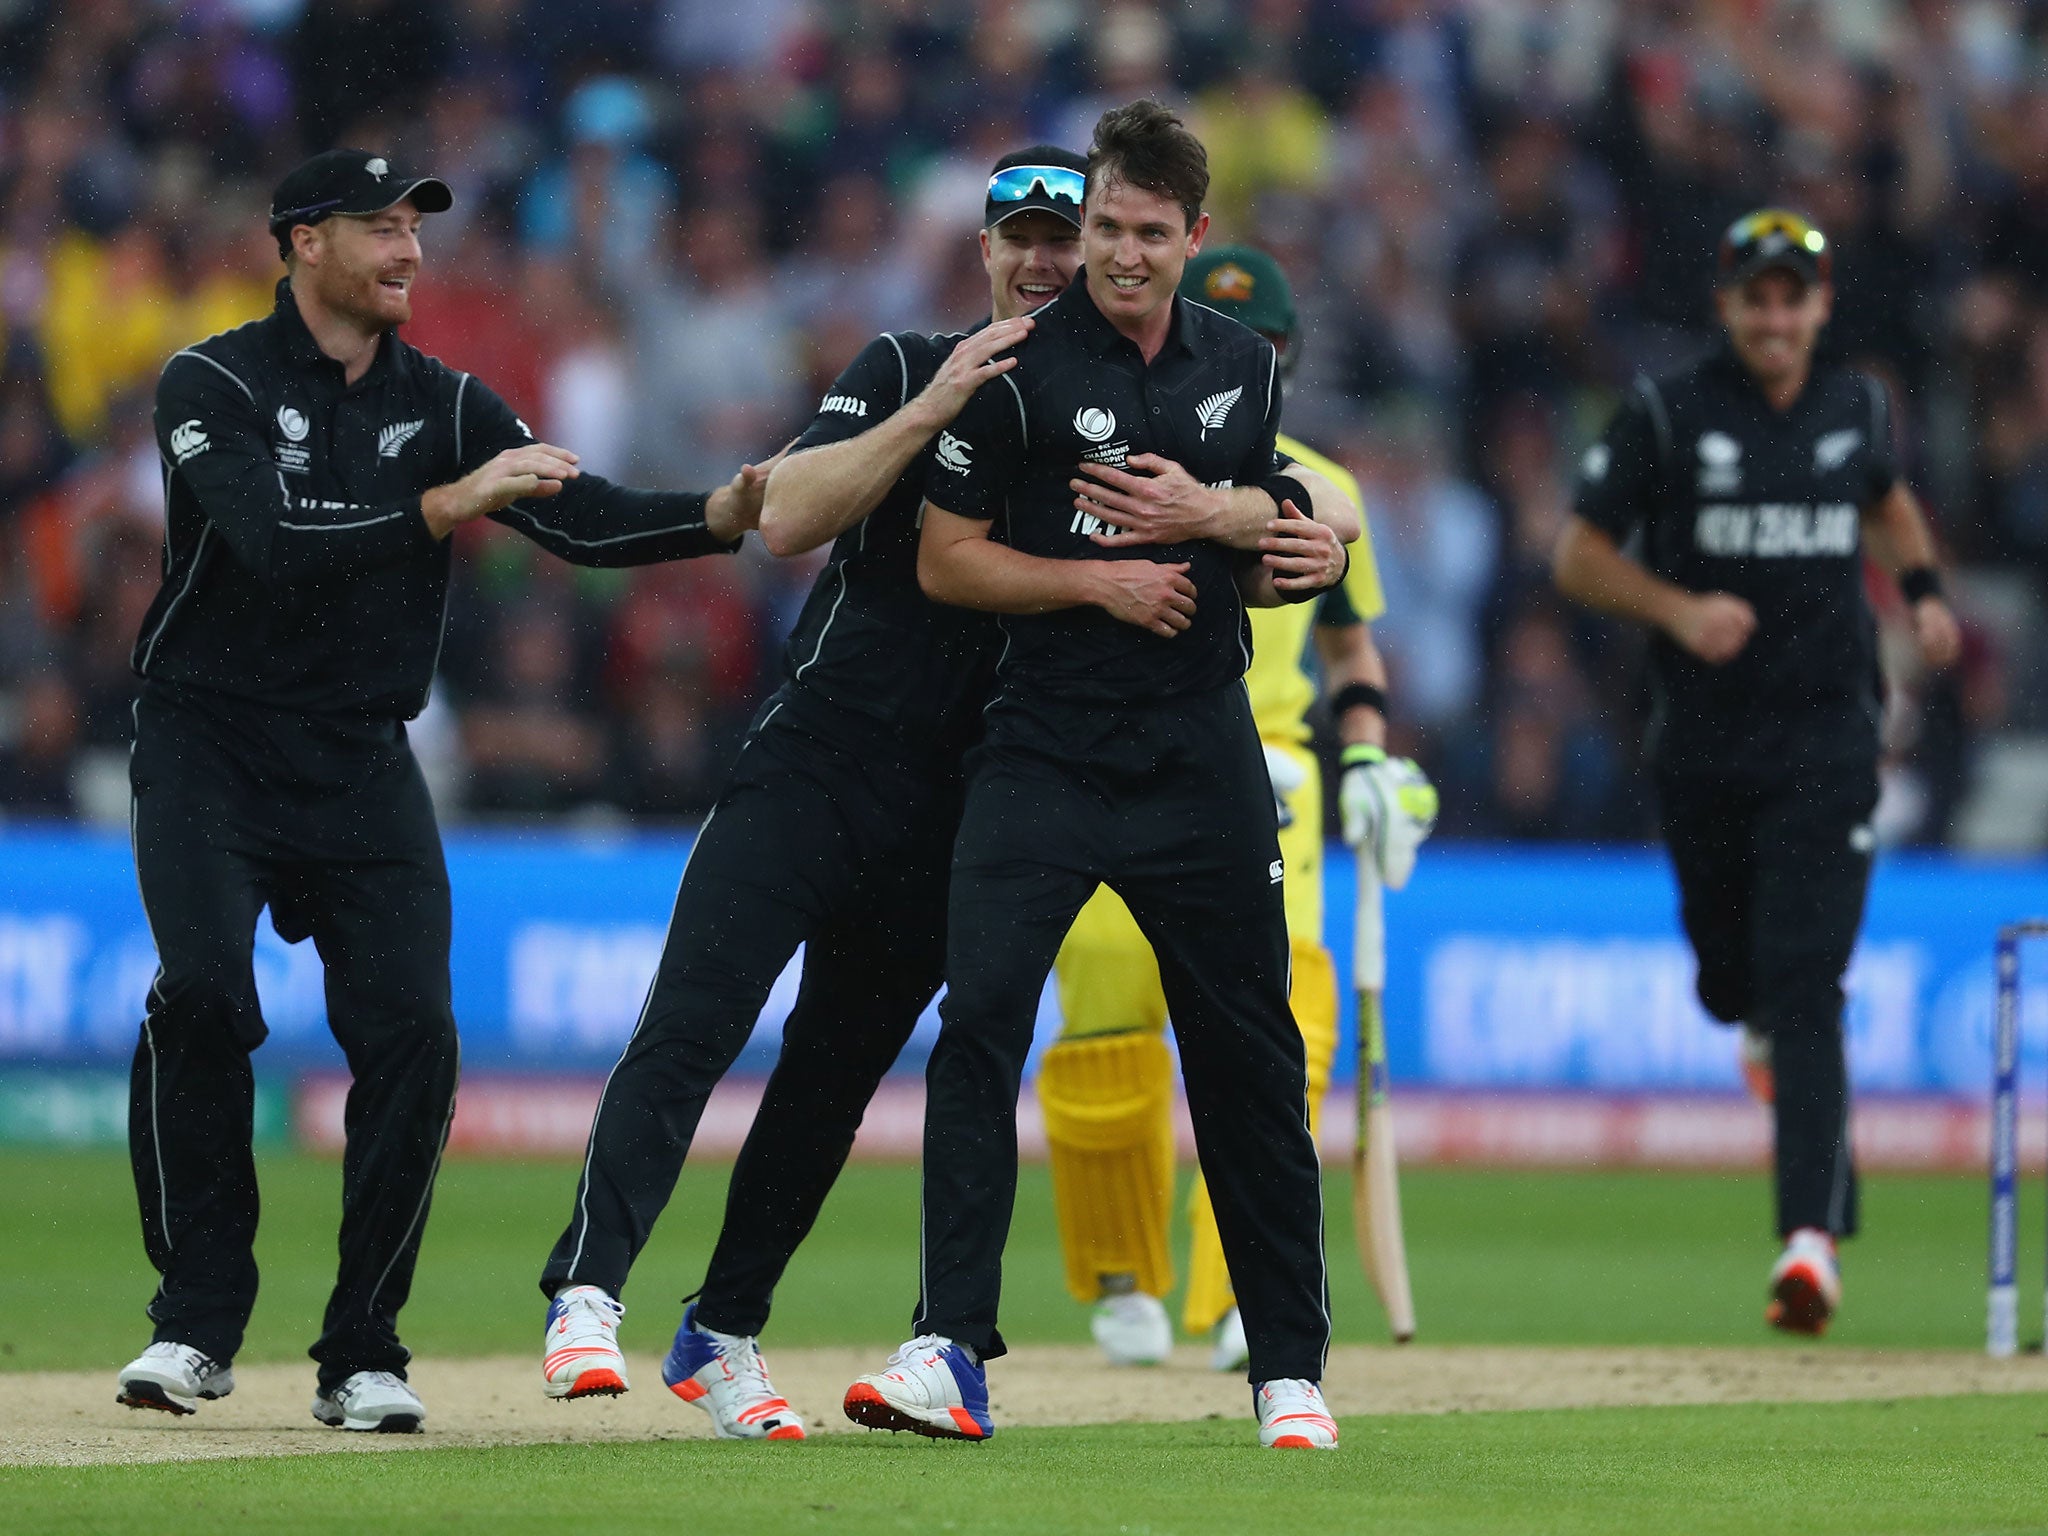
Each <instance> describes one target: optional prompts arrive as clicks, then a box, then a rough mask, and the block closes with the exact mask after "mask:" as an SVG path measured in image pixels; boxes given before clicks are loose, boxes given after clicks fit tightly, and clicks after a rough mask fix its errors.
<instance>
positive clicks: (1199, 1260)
mask: <svg viewBox="0 0 2048 1536" xmlns="http://www.w3.org/2000/svg"><path fill="white" fill-rule="evenodd" d="M1293 957H1294V989H1293V991H1292V992H1290V993H1289V994H1288V999H1287V1000H1288V1004H1289V1006H1290V1007H1291V1008H1292V1009H1293V1010H1294V1023H1295V1026H1296V1027H1297V1028H1298V1029H1300V1031H1301V1043H1302V1049H1303V1054H1304V1055H1306V1056H1307V1058H1308V1123H1309V1125H1310V1126H1311V1127H1312V1128H1318V1127H1320V1126H1321V1124H1322V1118H1323V1116H1322V1107H1323V1095H1324V1094H1325V1093H1327V1092H1328V1091H1329V1088H1330V1067H1331V1064H1332V1063H1333V1062H1334V1061H1335V1060H1336V1057H1337V967H1336V964H1335V963H1334V962H1333V961H1332V960H1331V959H1330V954H1329V951H1328V950H1326V949H1324V948H1323V946H1322V945H1320V944H1316V943H1313V942H1311V941H1309V940H1306V939H1301V938H1297V939H1295V941H1294V946H1293ZM1188 1223H1189V1225H1190V1226H1191V1227H1192V1228H1193V1229H1194V1231H1193V1241H1192V1242H1191V1243H1190V1245H1189V1248H1188V1293H1187V1296H1186V1297H1185V1298H1184V1300H1183V1301H1182V1304H1181V1323H1182V1325H1183V1326H1184V1327H1185V1328H1186V1330H1187V1331H1188V1333H1190V1334H1191V1335H1194V1336H1195V1337H1198V1338H1199V1337H1200V1336H1202V1335H1204V1334H1206V1333H1208V1332H1209V1330H1210V1329H1212V1328H1214V1327H1215V1326H1216V1325H1217V1323H1219V1322H1221V1321H1222V1319H1223V1314H1224V1313H1225V1312H1228V1311H1229V1310H1230V1309H1231V1307H1233V1306H1234V1305H1236V1300H1237V1298H1236V1296H1235V1294H1234V1293H1233V1292H1232V1290H1231V1287H1230V1266H1229V1265H1227V1264H1226V1263H1224V1261H1223V1240H1222V1239H1221V1238H1220V1237H1218V1236H1217V1234H1216V1213H1215V1211H1214V1210H1213V1209H1211V1207H1210V1205H1209V1186H1208V1184H1207V1183H1206V1182H1205V1181H1204V1180H1203V1178H1202V1176H1201V1174H1200V1173H1197V1174H1196V1175H1195V1187H1194V1189H1193V1190H1191V1191H1190V1192H1189V1194H1188Z"/></svg>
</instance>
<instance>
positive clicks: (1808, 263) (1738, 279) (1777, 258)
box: [1721, 251, 1821, 288]
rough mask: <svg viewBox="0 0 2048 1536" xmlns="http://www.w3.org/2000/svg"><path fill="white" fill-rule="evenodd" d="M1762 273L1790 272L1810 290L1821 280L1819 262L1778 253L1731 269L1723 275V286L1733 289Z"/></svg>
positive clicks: (1758, 257)
mask: <svg viewBox="0 0 2048 1536" xmlns="http://www.w3.org/2000/svg"><path fill="white" fill-rule="evenodd" d="M1760 272H1790V273H1791V274H1792V275H1793V276H1794V277H1796V278H1798V279H1799V280H1800V281H1801V282H1802V283H1804V284H1806V285H1807V286H1808V287H1809V288H1810V287H1812V286H1813V285H1814V284H1815V283H1818V282H1819V281H1820V280H1821V277H1820V263H1819V262H1817V261H1815V260H1813V259H1812V258H1811V257H1809V256H1805V255H1801V254H1797V253H1795V252H1792V251H1777V252H1773V253H1772V254H1770V255H1768V256H1753V257H1751V258H1750V259H1749V260H1748V261H1745V262H1740V263H1738V264H1737V265H1735V266H1733V267H1730V268H1729V269H1728V271H1727V272H1726V273H1724V274H1723V275H1722V278H1721V286H1722V287H1723V288H1733V287H1735V286H1736V285H1737V284H1740V283H1746V282H1748V281H1749V280H1750V279H1751V278H1752V277H1755V276H1756V275H1757V274H1758V273H1760Z"/></svg>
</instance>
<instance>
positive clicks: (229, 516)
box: [156, 351, 434, 587]
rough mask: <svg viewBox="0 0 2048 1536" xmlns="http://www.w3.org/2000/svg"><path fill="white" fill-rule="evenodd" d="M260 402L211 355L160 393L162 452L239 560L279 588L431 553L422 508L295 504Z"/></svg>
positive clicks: (336, 578)
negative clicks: (275, 456) (273, 449)
mask: <svg viewBox="0 0 2048 1536" xmlns="http://www.w3.org/2000/svg"><path fill="white" fill-rule="evenodd" d="M264 426H265V423H264V421H263V419H262V413H261V411H260V410H259V409H258V407H257V405H256V398H255V395H254V394H253V392H252V391H251V390H250V389H249V386H248V385H247V384H245V383H244V382H243V381H242V379H241V377H240V375H238V374H236V373H235V372H234V371H233V370H231V369H230V368H228V367H227V365H226V364H224V363H221V362H218V361H216V360H215V359H213V358H211V357H209V356H207V355H206V354H205V353H203V352H197V351H186V352H180V353H178V354H176V355H175V356H174V357H172V358H171V360H170V362H169V363H167V364H165V365H164V371H163V376H162V377H161V378H160V379H159V380H158V381H157V387H156V445H157V452H158V453H160V454H161V455H162V456H163V462H164V464H165V465H166V466H168V468H167V473H168V474H170V475H173V476H175V477H177V478H178V479H180V480H182V481H184V482H185V485H186V486H187V487H188V488H189V489H190V490H191V492H192V493H193V495H194V497H196V498H197V500H198V502H199V507H200V510H201V511H203V512H204V513H205V514H206V520H207V522H208V523H209V524H211V525H212V526H213V527H215V528H217V529H218V530H220V535H221V537H222V538H223V539H225V540H226V541H227V545H228V548H229V549H230V550H232V551H233V552H234V555H235V558H236V559H237V560H238V561H239V562H241V564H242V566H243V567H244V568H245V569H247V570H248V571H249V572H250V573H252V574H253V575H254V576H255V577H256V578H257V580H259V581H261V582H263V583H265V584H266V585H269V586H273V587H313V586H320V585H323V584H327V583H334V582H342V581H348V580H352V579H353V578H355V577H357V576H361V575H363V574H364V573H365V572H368V571H374V570H377V569H379V568H381V567H383V566H386V565H389V564H391V563H392V562H394V561H396V560H399V559H401V558H403V557H404V556H406V555H408V554H411V553H415V552H418V551H423V550H427V549H431V548H432V547H433V542H434V536H433V535H432V534H431V533H429V532H428V531H427V523H426V519H425V518H423V517H422V516H421V515H420V499H419V497H417V496H409V497H406V498H405V499H404V500H402V501H385V502H359V501H330V500H319V499H314V498H308V497H301V498H298V499H297V500H296V501H295V500H294V499H293V497H292V495H291V493H290V492H289V491H288V490H287V489H286V487H285V481H284V476H283V475H282V474H280V473H279V471H278V468H277V464H276V462H275V461H274V460H273V459H272V458H271V454H270V443H269V440H268V438H267V437H266V435H265V431H264Z"/></svg>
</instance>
